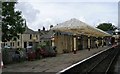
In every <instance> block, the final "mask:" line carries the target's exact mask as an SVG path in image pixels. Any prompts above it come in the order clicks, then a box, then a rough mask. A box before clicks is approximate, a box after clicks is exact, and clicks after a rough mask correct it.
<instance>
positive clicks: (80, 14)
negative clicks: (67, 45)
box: [17, 0, 118, 30]
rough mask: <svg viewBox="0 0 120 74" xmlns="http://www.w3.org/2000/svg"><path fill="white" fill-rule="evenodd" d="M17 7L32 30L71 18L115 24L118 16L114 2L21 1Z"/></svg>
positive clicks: (93, 24)
mask: <svg viewBox="0 0 120 74" xmlns="http://www.w3.org/2000/svg"><path fill="white" fill-rule="evenodd" d="M30 1H32V0H30ZM35 1H37V0H35ZM41 1H43V0H41ZM45 1H46V0H45ZM48 1H50V0H48ZM53 1H54V0H53ZM75 1H77V0H75ZM17 8H18V9H21V10H22V12H23V15H24V16H25V17H26V19H27V22H28V25H29V27H30V28H32V29H34V30H37V29H38V28H40V29H42V27H43V26H45V27H46V28H47V29H49V26H50V25H56V24H58V23H61V22H64V21H67V20H69V19H71V18H77V19H79V20H81V21H83V22H85V23H88V24H90V25H91V26H94V27H95V26H96V24H97V23H98V22H101V21H106V22H108V21H109V22H113V23H115V24H117V18H118V17H117V12H118V11H117V9H118V8H117V3H116V2H21V4H19V5H18V6H17Z"/></svg>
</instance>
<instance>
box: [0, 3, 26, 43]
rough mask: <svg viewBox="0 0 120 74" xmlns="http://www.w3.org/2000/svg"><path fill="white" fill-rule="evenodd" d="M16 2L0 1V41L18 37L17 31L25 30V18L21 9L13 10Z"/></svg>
mask: <svg viewBox="0 0 120 74" xmlns="http://www.w3.org/2000/svg"><path fill="white" fill-rule="evenodd" d="M15 4H17V2H2V41H3V42H5V41H9V40H11V39H12V38H13V37H15V36H16V37H18V35H17V34H18V33H23V32H24V31H25V20H24V19H23V18H22V16H21V11H15Z"/></svg>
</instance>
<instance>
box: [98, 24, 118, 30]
mask: <svg viewBox="0 0 120 74" xmlns="http://www.w3.org/2000/svg"><path fill="white" fill-rule="evenodd" d="M97 28H98V29H101V30H103V31H110V30H112V31H114V30H116V29H117V28H116V27H115V26H114V25H112V23H101V24H99V25H98V26H97Z"/></svg>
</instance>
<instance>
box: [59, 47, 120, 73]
mask: <svg viewBox="0 0 120 74" xmlns="http://www.w3.org/2000/svg"><path fill="white" fill-rule="evenodd" d="M119 49H120V45H118V46H116V47H115V48H110V49H106V50H104V51H101V52H99V53H97V54H95V55H93V56H91V57H90V58H88V59H86V60H84V61H82V62H80V63H78V64H76V65H74V66H71V67H70V68H67V69H66V70H64V71H61V72H59V73H58V74H64V73H65V74H66V73H72V74H73V72H75V74H93V73H101V74H108V73H109V72H112V71H111V69H112V68H111V67H112V66H113V63H114V62H115V60H116V57H117V56H118V53H119V52H120V51H119Z"/></svg>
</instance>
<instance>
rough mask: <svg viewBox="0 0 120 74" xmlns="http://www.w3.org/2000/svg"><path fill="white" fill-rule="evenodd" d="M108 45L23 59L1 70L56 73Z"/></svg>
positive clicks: (107, 47) (106, 47)
mask: <svg viewBox="0 0 120 74" xmlns="http://www.w3.org/2000/svg"><path fill="white" fill-rule="evenodd" d="M109 48H111V47H110V46H104V47H99V48H98V49H97V48H94V49H91V50H90V51H88V49H84V50H79V51H77V52H76V54H74V53H73V52H71V53H65V54H59V55H57V56H56V57H49V58H44V59H40V60H36V61H25V62H22V63H17V64H9V65H6V68H3V70H2V71H3V72H54V73H57V72H59V71H61V70H63V69H65V68H67V67H69V66H71V65H72V64H75V63H77V62H79V61H81V60H83V59H85V58H88V57H90V56H92V55H94V54H96V53H97V52H100V51H102V50H104V49H109Z"/></svg>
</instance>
